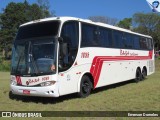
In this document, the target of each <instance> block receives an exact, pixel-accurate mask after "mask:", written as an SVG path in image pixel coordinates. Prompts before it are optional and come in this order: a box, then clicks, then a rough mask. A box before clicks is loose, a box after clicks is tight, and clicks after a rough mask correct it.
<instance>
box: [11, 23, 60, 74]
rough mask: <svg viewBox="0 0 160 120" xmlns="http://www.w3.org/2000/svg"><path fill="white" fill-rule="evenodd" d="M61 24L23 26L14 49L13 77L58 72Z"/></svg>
mask: <svg viewBox="0 0 160 120" xmlns="http://www.w3.org/2000/svg"><path fill="white" fill-rule="evenodd" d="M58 29H59V22H58V21H50V22H41V23H35V24H30V25H26V26H22V27H20V28H19V31H18V34H17V37H16V39H15V42H14V45H13V48H12V65H11V74H12V75H22V76H25V75H30V76H36V75H48V74H54V73H55V72H56V56H57V44H56V40H55V37H56V36H57V34H58Z"/></svg>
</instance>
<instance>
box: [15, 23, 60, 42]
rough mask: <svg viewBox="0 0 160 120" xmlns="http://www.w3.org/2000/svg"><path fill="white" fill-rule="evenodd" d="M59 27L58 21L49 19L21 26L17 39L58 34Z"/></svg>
mask: <svg viewBox="0 0 160 120" xmlns="http://www.w3.org/2000/svg"><path fill="white" fill-rule="evenodd" d="M58 29H59V22H58V21H47V22H39V23H35V24H30V25H25V26H22V27H20V28H19V31H18V34H17V37H16V40H20V39H27V38H33V37H46V36H56V35H57V34H58Z"/></svg>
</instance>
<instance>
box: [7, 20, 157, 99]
mask: <svg viewBox="0 0 160 120" xmlns="http://www.w3.org/2000/svg"><path fill="white" fill-rule="evenodd" d="M153 53H154V49H153V40H152V37H150V36H147V35H142V34H139V33H135V32H132V31H130V30H126V29H122V28H118V27H115V26H111V25H108V24H104V23H98V22H92V21H90V20H83V19H79V18H74V17H53V18H46V19H41V20H36V21H32V22H28V23H25V24H23V25H21V26H20V28H19V31H18V33H17V36H16V39H15V41H14V45H13V50H12V65H11V85H10V87H11V92H12V93H13V94H17V95H27V96H42V97H59V96H62V95H66V94H70V93H78V95H79V96H80V97H87V96H88V95H89V94H90V92H91V90H93V89H95V88H98V87H102V86H106V85H110V84H115V83H119V82H122V81H128V80H132V79H134V80H135V81H136V82H138V81H140V80H143V79H144V78H145V77H146V76H147V75H150V74H152V73H154V71H155V65H154V54H153Z"/></svg>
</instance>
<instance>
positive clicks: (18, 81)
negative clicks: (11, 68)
mask: <svg viewBox="0 0 160 120" xmlns="http://www.w3.org/2000/svg"><path fill="white" fill-rule="evenodd" d="M16 81H17V83H18V84H20V85H22V81H21V77H20V76H16Z"/></svg>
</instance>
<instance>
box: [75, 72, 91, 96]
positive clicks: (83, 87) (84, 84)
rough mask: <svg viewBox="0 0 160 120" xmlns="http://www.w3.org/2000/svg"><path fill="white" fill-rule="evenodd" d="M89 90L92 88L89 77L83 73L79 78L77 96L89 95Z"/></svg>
mask: <svg viewBox="0 0 160 120" xmlns="http://www.w3.org/2000/svg"><path fill="white" fill-rule="evenodd" d="M91 90H92V83H91V81H90V78H89V77H88V76H86V75H84V76H83V77H82V79H81V84H80V91H79V93H78V96H79V97H81V98H85V97H87V96H89V95H90V93H91Z"/></svg>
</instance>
